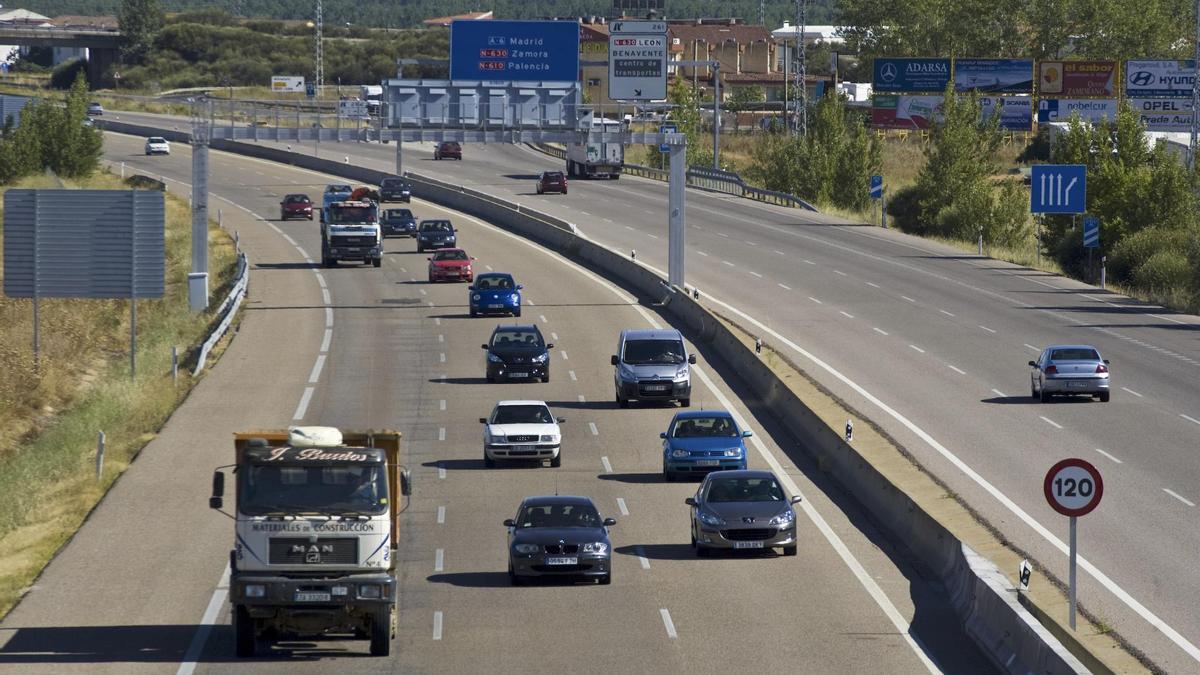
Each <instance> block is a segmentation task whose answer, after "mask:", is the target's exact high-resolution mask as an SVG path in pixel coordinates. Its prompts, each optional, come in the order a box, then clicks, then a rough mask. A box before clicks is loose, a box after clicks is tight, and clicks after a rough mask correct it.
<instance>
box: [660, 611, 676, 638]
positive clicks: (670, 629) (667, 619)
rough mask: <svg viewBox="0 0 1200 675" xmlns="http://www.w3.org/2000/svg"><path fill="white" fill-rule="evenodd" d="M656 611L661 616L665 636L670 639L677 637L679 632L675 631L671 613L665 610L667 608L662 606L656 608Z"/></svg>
mask: <svg viewBox="0 0 1200 675" xmlns="http://www.w3.org/2000/svg"><path fill="white" fill-rule="evenodd" d="M658 613H659V614H660V615H661V616H662V622H663V626H665V627H666V629H667V637H669V638H671V639H672V640H674V639H675V638H677V637H679V633H676V632H675V622H674V621H672V620H671V613H670V612H668V611H667V608H666V607H663V608H662V609H660V610H658Z"/></svg>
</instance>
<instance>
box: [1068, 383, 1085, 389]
mask: <svg viewBox="0 0 1200 675" xmlns="http://www.w3.org/2000/svg"><path fill="white" fill-rule="evenodd" d="M1086 386H1087V382H1068V383H1067V387H1069V388H1071V389H1083V388H1084V387H1086Z"/></svg>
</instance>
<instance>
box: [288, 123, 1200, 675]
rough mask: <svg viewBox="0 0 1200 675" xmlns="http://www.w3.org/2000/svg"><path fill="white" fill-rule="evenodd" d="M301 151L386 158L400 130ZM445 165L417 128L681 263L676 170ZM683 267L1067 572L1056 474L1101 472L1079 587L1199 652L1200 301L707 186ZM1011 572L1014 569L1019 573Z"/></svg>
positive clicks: (1143, 640) (524, 162) (475, 176)
mask: <svg viewBox="0 0 1200 675" xmlns="http://www.w3.org/2000/svg"><path fill="white" fill-rule="evenodd" d="M299 150H300V151H303V152H316V153H318V154H320V155H321V156H323V157H328V158H337V159H341V158H343V156H345V157H350V158H352V161H354V162H356V163H361V164H363V165H368V166H372V167H374V168H381V169H385V170H390V169H394V167H395V150H394V146H381V145H378V144H368V143H345V144H340V146H337V145H335V144H331V143H322V144H321V145H320V147H319V148H317V147H314V146H313V144H311V143H310V144H307V145H305V146H301V147H300V148H299ZM464 158H465V159H464V160H463V161H461V162H458V161H434V160H433V159H432V155H431V146H430V145H429V144H406V145H405V147H404V159H405V170H407V171H413V172H416V173H419V174H422V175H428V176H431V177H434V178H438V179H441V180H444V181H448V182H451V183H456V184H461V185H464V186H467V187H471V188H474V189H477V190H483V191H486V192H489V193H492V194H495V195H498V196H500V197H503V198H507V199H511V200H516V201H518V202H520V203H521V204H522V205H528V206H530V207H533V208H536V209H539V210H543V211H545V212H548V213H550V214H553V215H556V216H559V217H562V218H564V219H567V220H568V221H571V222H573V223H575V224H576V225H578V226H579V227H580V228H581V230H582V231H583V232H584V233H585V234H586V235H587V236H589V237H590V238H592V239H593V240H595V241H598V242H601V243H603V244H606V245H609V246H610V247H612V248H614V249H616V250H620V251H633V250H636V251H637V256H638V259H639V260H643V261H645V262H647V263H649V264H652V265H654V266H656V267H657V268H658V269H660V270H666V268H667V261H666V248H667V247H666V244H667V214H666V186H665V184H663V183H659V182H655V181H649V180H643V179H638V178H633V177H628V176H627V177H624V178H622V179H621V180H620V181H606V180H599V181H585V180H573V181H571V184H570V194H569V195H566V196H562V195H544V196H539V195H536V193H535V191H534V185H535V183H534V181H535V178H536V176H537V174H538V172H540V171H541V170H545V169H562V168H563V167H562V162H561V160H557V159H554V158H551V157H548V156H546V155H543V154H541V153H539V152H536V151H534V150H532V149H530V148H527V147H523V146H508V145H486V146H481V145H467V146H466V147H465V151H464ZM687 199H688V208H687V223H688V227H687V238H688V239H687V266H688V267H687V280H688V283H689V284H693V285H695V286H697V287H699V289H700V291H701V294H702V295H703V296H704V297H707V298H709V301H710V302H712V303H714V304H716V305H717V306H718V308H719V309H721V310H723V311H725V312H726V313H729V314H732V315H735V316H737V317H738V318H740V319H741V320H742V321H743V323H745V324H746V325H748V326H752V327H753V328H752V330H756V331H757V332H759V334H761V335H762V336H763V338H764V340H765V341H766V342H768V343H771V344H773V345H775V346H776V347H778V348H780V349H782V350H783V351H784V352H785V353H788V354H790V355H791V356H792V357H793V358H795V359H796V360H797V362H798V363H801V364H802V365H803V366H804V367H806V368H807V369H808V370H809V372H810V373H811V374H812V375H813V376H815V377H816V378H817V379H818V380H819V381H820V382H821V383H822V384H823V385H824V386H826V387H827V388H829V389H830V390H831V391H833V392H835V393H836V394H837V395H839V396H840V397H842V398H843V399H844V400H846V401H847V402H849V403H850V404H851V405H852V406H854V407H855V408H856V409H858V410H860V411H862V412H863V413H864V414H865V415H867V416H868V417H870V418H872V419H873V420H874V421H876V422H877V423H878V424H880V425H881V426H882V427H883V428H884V429H885V430H886V431H887V432H888V433H889V434H891V435H892V436H893V437H895V438H896V439H898V440H899V441H900V442H901V443H902V444H903V445H904V446H905V447H906V448H907V449H908V450H909V451H910V452H911V453H912V454H913V455H914V456H916V457H917V458H918V460H919V461H920V462H921V463H922V464H923V465H924V466H925V467H927V468H928V469H929V470H931V471H932V472H933V473H934V474H935V475H937V476H938V477H939V478H941V479H942V480H944V481H945V482H946V483H947V484H948V485H949V486H950V488H951V489H952V490H954V492H955V493H957V494H958V495H960V496H962V497H963V498H964V499H965V500H966V501H967V503H969V504H970V505H971V506H972V507H973V508H974V509H976V510H977V511H978V512H979V513H981V514H982V515H983V516H984V517H985V518H986V519H987V520H988V521H989V522H990V523H991V524H993V525H994V526H996V527H997V528H998V529H999V530H1000V531H1001V532H1002V533H1003V534H1004V535H1005V536H1006V537H1008V538H1009V539H1010V540H1012V541H1013V542H1014V543H1015V544H1016V545H1017V546H1019V547H1020V548H1021V549H1023V550H1026V551H1028V552H1030V553H1031V554H1033V555H1034V556H1036V557H1037V558H1038V559H1039V560H1040V561H1042V562H1043V563H1044V564H1046V565H1048V566H1049V567H1050V569H1051V570H1052V571H1053V572H1054V573H1055V574H1056V575H1057V576H1058V577H1059V578H1060V579H1063V580H1065V579H1066V578H1067V572H1068V563H1067V555H1066V552H1067V549H1066V543H1065V542H1066V541H1067V531H1068V523H1067V519H1066V518H1064V517H1062V516H1060V515H1058V514H1057V513H1055V512H1053V511H1052V510H1051V509H1050V507H1049V506H1048V505H1047V504H1046V502H1045V497H1044V495H1043V492H1042V479H1043V477H1044V475H1045V472H1046V471H1047V469H1049V468H1050V466H1051V465H1052V464H1054V463H1055V462H1056V461H1057V460H1059V459H1062V458H1065V457H1081V458H1084V459H1087V460H1089V461H1091V462H1092V463H1093V464H1095V465H1096V466H1097V467H1098V468H1099V469H1100V471H1101V472H1102V474H1103V476H1104V482H1105V486H1106V490H1105V496H1104V500H1103V503H1102V505H1101V506H1100V508H1099V509H1098V510H1097V511H1095V512H1093V513H1092V514H1090V515H1088V516H1086V517H1084V518H1082V519H1081V520H1080V526H1079V538H1080V539H1079V541H1080V555H1081V569H1080V591H1079V597H1080V601H1081V603H1082V604H1083V605H1084V606H1085V607H1087V608H1088V609H1090V610H1091V611H1092V612H1094V613H1095V614H1096V615H1097V616H1099V617H1100V618H1101V619H1102V620H1103V621H1104V622H1105V623H1107V624H1108V625H1109V626H1112V627H1115V628H1116V629H1117V630H1118V631H1119V632H1120V633H1121V634H1122V635H1124V636H1126V637H1127V638H1129V639H1130V640H1131V641H1132V642H1133V643H1134V644H1135V645H1137V646H1138V647H1139V648H1140V649H1142V650H1143V651H1145V652H1146V653H1148V654H1149V655H1150V656H1151V658H1153V659H1154V661H1155V662H1156V663H1158V665H1160V666H1161V667H1163V668H1165V669H1167V670H1169V671H1173V672H1185V671H1194V670H1196V669H1197V668H1200V649H1197V646H1196V645H1198V644H1200V613H1197V612H1196V611H1195V608H1196V607H1197V606H1200V571H1197V568H1196V566H1195V558H1196V551H1198V550H1200V526H1198V522H1200V521H1198V520H1197V518H1196V515H1197V506H1196V503H1197V502H1200V459H1197V456H1196V453H1195V449H1196V447H1197V446H1198V445H1200V378H1198V377H1197V375H1200V344H1198V342H1197V338H1198V336H1200V332H1198V331H1200V317H1196V316H1190V315H1179V314H1174V313H1171V312H1167V311H1165V310H1162V309H1161V308H1157V307H1151V306H1147V305H1144V304H1141V303H1138V302H1135V301H1132V300H1130V299H1128V298H1126V297H1123V296H1120V295H1116V294H1113V293H1110V292H1104V291H1100V290H1098V289H1097V288H1094V287H1091V286H1087V285H1084V284H1081V283H1078V282H1075V281H1072V280H1069V279H1065V278H1061V277H1057V276H1054V275H1049V274H1045V273H1042V272H1038V271H1035V270H1032V269H1028V268H1024V267H1019V266H1015V265H1010V264H1007V263H1002V262H998V261H995V260H991V259H988V258H982V257H978V256H975V255H970V254H963V253H962V252H960V251H958V250H955V249H951V248H949V247H945V246H941V245H939V244H936V243H932V242H928V241H924V240H921V239H918V238H915V237H909V236H905V235H903V234H900V233H897V232H895V231H885V230H882V229H879V228H872V227H860V226H851V225H845V224H840V225H839V224H838V223H837V220H836V219H833V218H829V217H825V216H821V215H815V214H811V213H808V212H803V211H798V210H791V209H785V208H781V207H772V206H765V205H759V204H756V203H753V202H750V201H748V200H742V199H735V198H730V197H725V196H720V195H714V194H709V193H704V192H701V191H698V190H689V191H688V195H687ZM1080 342H1082V343H1088V344H1093V345H1095V346H1097V347H1098V348H1099V349H1100V350H1101V352H1102V353H1103V355H1104V356H1105V357H1106V358H1108V359H1110V360H1111V362H1112V366H1111V367H1112V374H1113V375H1112V378H1113V383H1114V392H1113V398H1112V401H1111V402H1110V403H1107V404H1101V403H1098V402H1090V401H1086V400H1082V399H1081V400H1075V401H1063V400H1059V401H1058V402H1056V403H1054V404H1052V405H1046V404H1040V403H1038V402H1036V401H1034V400H1033V399H1032V398H1031V397H1030V395H1029V389H1030V387H1029V368H1028V367H1027V366H1026V362H1027V361H1029V360H1031V359H1035V358H1037V355H1038V353H1039V351H1040V349H1041V348H1042V347H1044V346H1045V345H1048V344H1055V343H1080ZM1009 572H1013V571H1009Z"/></svg>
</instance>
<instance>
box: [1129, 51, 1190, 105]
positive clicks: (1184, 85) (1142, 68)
mask: <svg viewBox="0 0 1200 675" xmlns="http://www.w3.org/2000/svg"><path fill="white" fill-rule="evenodd" d="M1195 73H1196V62H1195V61H1194V60H1192V59H1186V60H1183V61H1126V62H1125V95H1126V96H1128V97H1129V98H1164V97H1177V96H1178V97H1184V96H1186V97H1189V98H1190V97H1191V95H1192V80H1194V79H1195V78H1196V75H1195Z"/></svg>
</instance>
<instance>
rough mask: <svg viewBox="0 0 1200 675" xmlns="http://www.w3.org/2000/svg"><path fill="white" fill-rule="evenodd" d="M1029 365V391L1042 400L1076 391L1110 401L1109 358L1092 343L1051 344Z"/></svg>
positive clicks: (1031, 394) (1046, 400)
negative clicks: (1103, 356)
mask: <svg viewBox="0 0 1200 675" xmlns="http://www.w3.org/2000/svg"><path fill="white" fill-rule="evenodd" d="M1029 367H1030V368H1032V369H1033V370H1032V371H1030V373H1029V395H1030V396H1032V397H1033V398H1036V399H1039V400H1041V402H1042V403H1047V402H1049V401H1050V399H1051V398H1053V397H1054V396H1070V395H1073V394H1083V395H1085V396H1094V397H1096V398H1098V399H1100V400H1101V401H1103V402H1105V403H1107V402H1108V397H1109V382H1108V380H1109V377H1108V375H1109V373H1108V359H1105V358H1102V357H1101V356H1100V352H1099V351H1098V350H1097V349H1096V348H1095V347H1093V346H1091V345H1051V346H1049V347H1046V348H1045V349H1044V350H1042V355H1041V356H1039V357H1038V360H1037V361H1030V362H1029Z"/></svg>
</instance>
